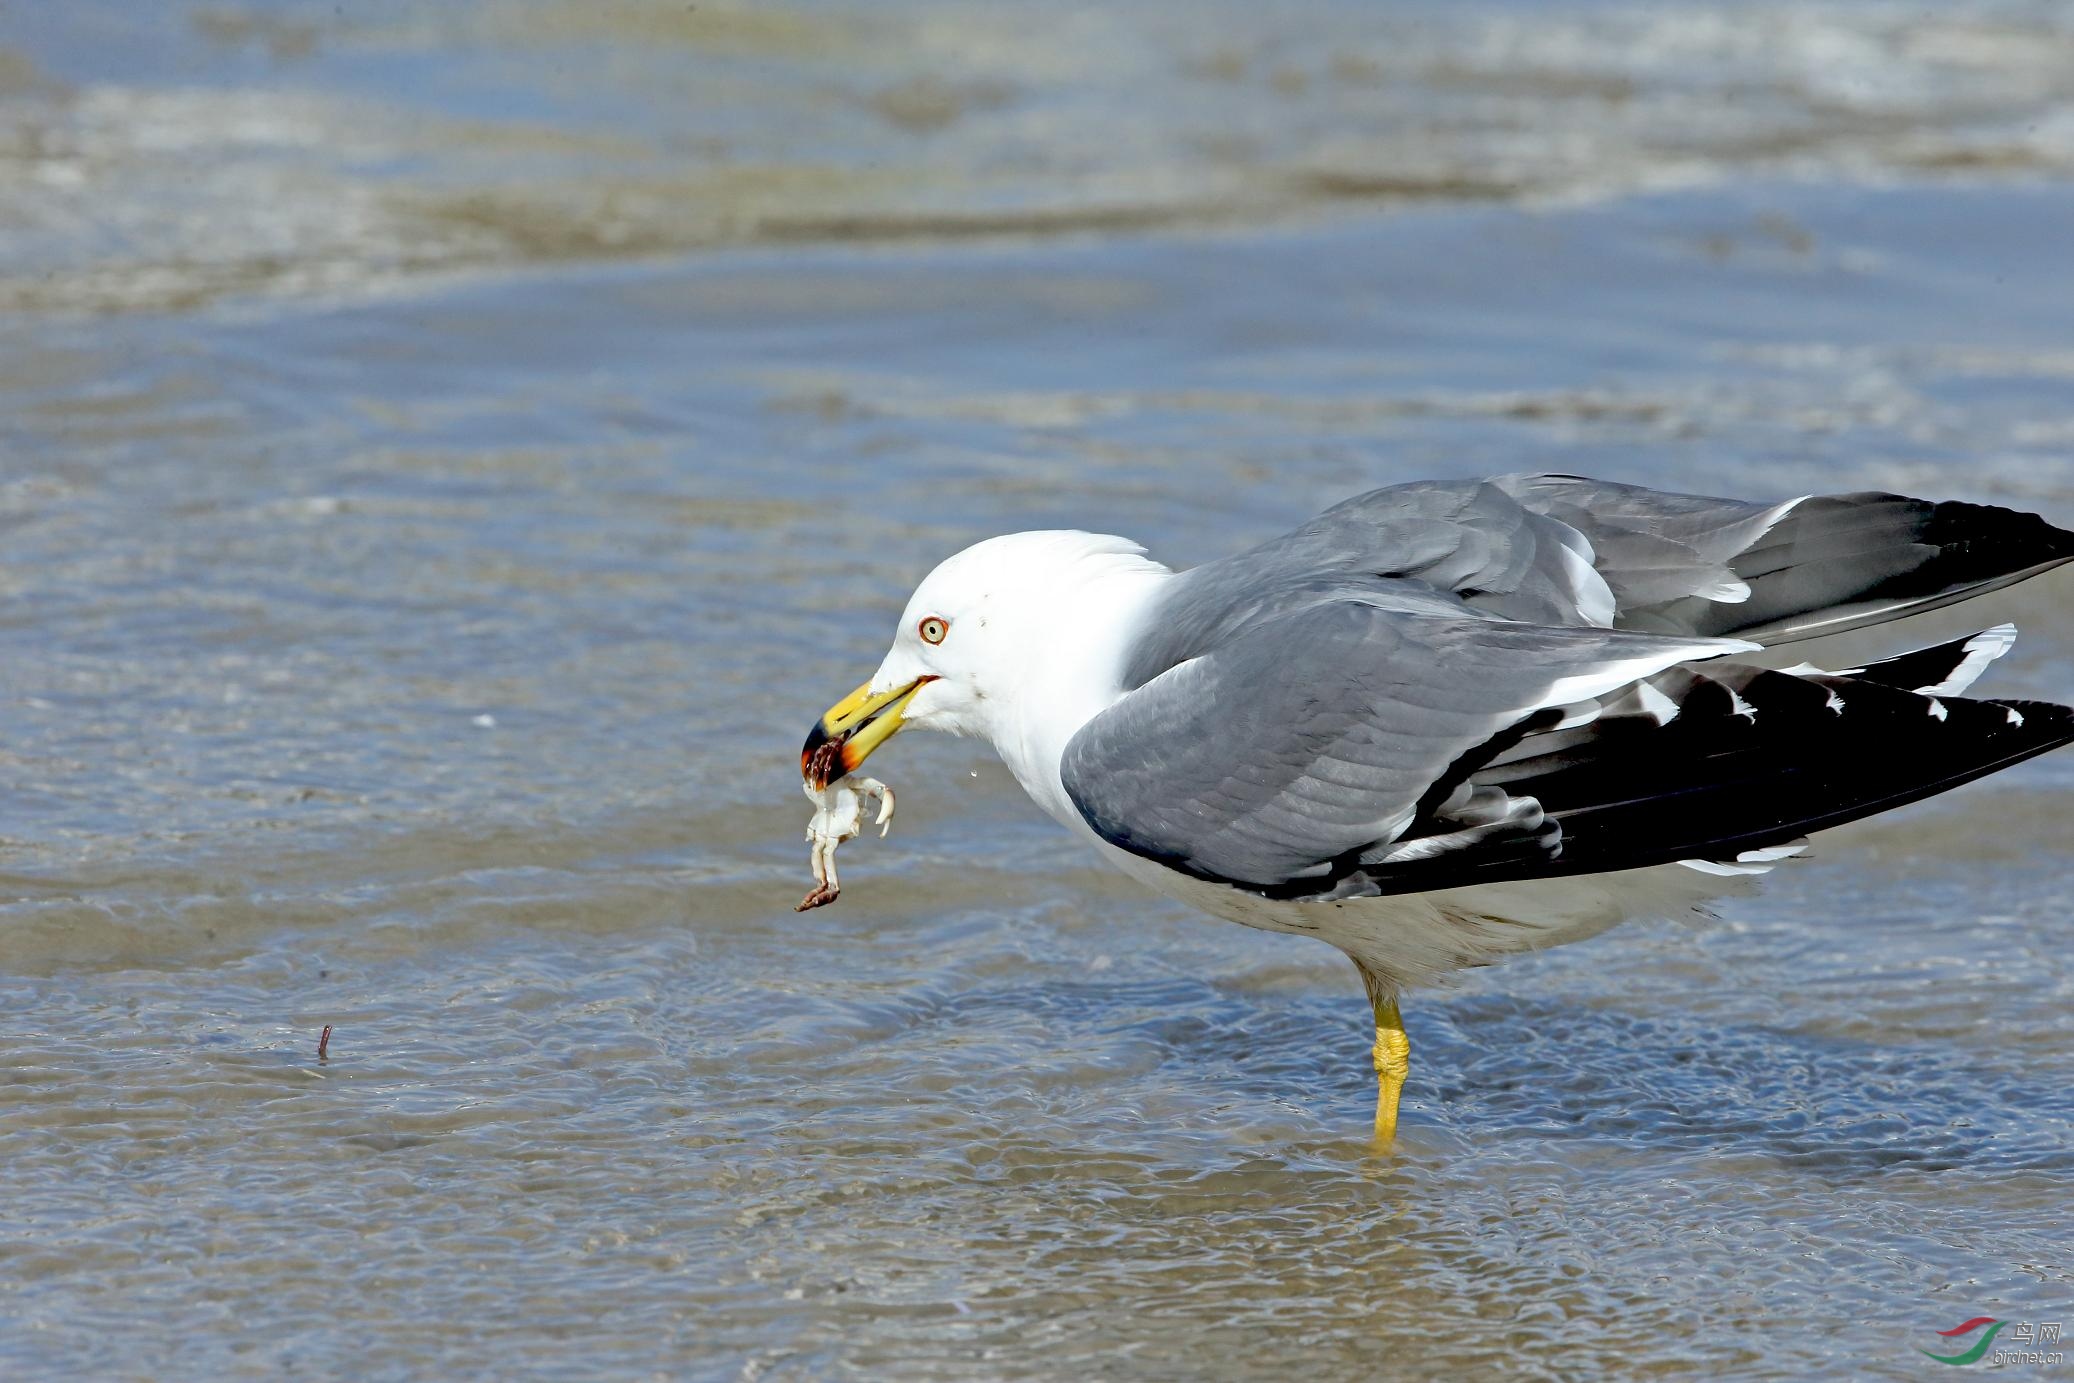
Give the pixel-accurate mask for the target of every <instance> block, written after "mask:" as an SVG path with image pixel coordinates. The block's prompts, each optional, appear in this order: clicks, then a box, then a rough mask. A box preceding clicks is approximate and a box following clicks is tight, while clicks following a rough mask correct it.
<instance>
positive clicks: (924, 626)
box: [916, 615, 951, 643]
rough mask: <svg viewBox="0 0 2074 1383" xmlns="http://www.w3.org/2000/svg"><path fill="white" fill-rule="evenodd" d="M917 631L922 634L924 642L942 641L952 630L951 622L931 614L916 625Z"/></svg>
mask: <svg viewBox="0 0 2074 1383" xmlns="http://www.w3.org/2000/svg"><path fill="white" fill-rule="evenodd" d="M916 632H917V633H919V634H920V635H921V636H922V642H923V643H942V642H943V640H944V636H945V635H947V634H949V633H950V632H951V622H950V621H949V620H947V619H938V618H937V617H936V616H934V615H931V616H929V617H928V618H927V619H925V620H923V621H922V622H921V623H920V624H919V625H917V626H916Z"/></svg>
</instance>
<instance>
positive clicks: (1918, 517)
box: [1491, 475, 2074, 644]
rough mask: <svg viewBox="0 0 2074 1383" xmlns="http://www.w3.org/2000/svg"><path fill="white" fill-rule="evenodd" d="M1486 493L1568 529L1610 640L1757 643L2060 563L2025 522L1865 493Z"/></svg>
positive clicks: (1925, 603) (1912, 609)
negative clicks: (1689, 638)
mask: <svg viewBox="0 0 2074 1383" xmlns="http://www.w3.org/2000/svg"><path fill="white" fill-rule="evenodd" d="M1491 484H1492V485H1493V486H1494V487H1495V488H1497V489H1500V490H1502V491H1504V493H1505V494H1507V495H1508V496H1510V497H1511V498H1513V499H1515V500H1517V501H1518V502H1519V503H1520V504H1521V505H1523V506H1524V507H1526V508H1527V509H1530V510H1532V511H1533V512H1535V513H1537V514H1540V515H1542V516H1544V517H1546V518H1548V519H1551V520H1554V521H1556V522H1559V523H1561V524H1563V525H1565V526H1567V527H1569V528H1571V529H1573V530H1575V531H1576V532H1577V533H1578V534H1579V535H1580V536H1581V537H1582V538H1583V539H1584V540H1585V541H1587V542H1588V543H1589V544H1590V546H1591V550H1592V553H1593V566H1594V568H1595V569H1596V570H1597V571H1598V573H1599V574H1600V576H1601V577H1603V578H1604V579H1605V581H1606V583H1607V586H1608V587H1609V589H1610V590H1611V591H1612V593H1613V598H1614V602H1615V605H1616V607H1617V610H1618V613H1617V615H1616V617H1615V619H1614V620H1613V623H1614V624H1615V625H1617V626H1618V627H1620V628H1623V629H1646V630H1651V631H1653V632H1658V633H1669V634H1711V635H1733V636H1734V637H1737V638H1745V639H1750V640H1752V641H1753V642H1756V643H1762V644H1780V643H1791V642H1794V641H1796V640H1800V639H1807V638H1815V637H1818V636H1821V635H1827V634H1835V633H1841V632H1843V631H1844V630H1847V629H1856V628H1860V627H1862V626H1864V625H1868V624H1878V623H1880V622H1882V621H1885V620H1890V619H1899V618H1901V617H1903V616H1905V615H1913V614H1919V613H1921V612H1923V611H1926V610H1934V609H1937V608H1939V607H1940V606H1944V605H1949V604H1952V603H1954V602H1956V601H1960V600H1965V599H1968V598H1970V597H1972V596H1976V595H1982V594H1985V593H1987V592H1989V591H1992V590H1996V589H1999V588H2000V587H2003V586H2007V585H2011V584H2013V583H2015V582H2018V581H2022V580H2024V579H2026V578H2028V577H2031V576H2036V575H2037V574H2038V573H2040V572H2043V571H2046V570H2049V569H2050V568H2052V567H2056V566H2058V565H2060V564H2061V563H2063V562H2067V561H2074V533H2068V532H2065V531H2063V530H2061V529H2058V528H2054V527H2053V526H2052V525H2051V524H2048V523H2047V522H2045V520H2043V519H2041V518H2039V517H2038V516H2037V515H2035V514H2025V513H2020V512H2018V511H2016V510H2013V509H2001V508H1997V507H1995V506H1993V505H1985V504H1966V503H1962V502H1959V501H1956V500H1947V501H1944V502H1932V501H1930V500H1922V499H1911V498H1909V497H1908V496H1906V495H1893V494H1884V493H1880V492H1877V491H1866V492H1863V493H1859V494H1848V495H1814V496H1808V497H1804V498H1801V499H1795V500H1787V501H1785V502H1783V503H1779V504H1751V503H1746V502H1744V501H1742V500H1732V499H1713V498H1709V497H1706V496H1702V495H1678V494H1666V493H1663V492H1661V491H1656V490H1645V489H1643V488H1642V487H1640V486H1637V485H1618V484H1613V483H1611V482H1608V481H1603V480H1591V479H1587V478H1585V477H1583V476H1575V475H1515V476H1504V477H1501V478H1500V479H1498V480H1495V481H1492V482H1491Z"/></svg>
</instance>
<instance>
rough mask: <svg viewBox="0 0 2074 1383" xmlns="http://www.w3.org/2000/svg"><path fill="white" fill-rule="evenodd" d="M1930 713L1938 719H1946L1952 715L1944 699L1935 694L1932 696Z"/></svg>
mask: <svg viewBox="0 0 2074 1383" xmlns="http://www.w3.org/2000/svg"><path fill="white" fill-rule="evenodd" d="M1930 714H1931V715H1932V716H1933V717H1935V718H1936V719H1938V720H1944V719H1947V718H1948V717H1950V715H1951V712H1950V711H1947V710H1946V709H1945V708H1944V703H1943V702H1942V701H1939V700H1938V699H1937V698H1936V697H1934V696H1933V697H1931V698H1930Z"/></svg>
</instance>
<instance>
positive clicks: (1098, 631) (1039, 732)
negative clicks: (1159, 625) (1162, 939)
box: [988, 556, 1174, 826]
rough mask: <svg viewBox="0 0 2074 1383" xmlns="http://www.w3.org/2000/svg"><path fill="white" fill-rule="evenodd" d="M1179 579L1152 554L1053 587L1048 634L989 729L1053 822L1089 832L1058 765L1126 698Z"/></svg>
mask: <svg viewBox="0 0 2074 1383" xmlns="http://www.w3.org/2000/svg"><path fill="white" fill-rule="evenodd" d="M1173 579H1174V573H1173V572H1172V571H1170V570H1168V569H1167V568H1166V567H1164V566H1161V565H1160V564H1158V563H1157V562H1152V561H1148V560H1146V559H1145V558H1143V557H1136V556H1132V557H1119V556H1110V557H1105V558H1102V559H1099V560H1095V561H1090V562H1087V563H1085V564H1083V565H1082V566H1081V567H1080V568H1079V569H1077V570H1076V571H1075V573H1074V578H1073V579H1072V580H1071V581H1070V582H1066V583H1062V584H1061V585H1059V586H1057V587H1054V588H1052V589H1051V590H1050V591H1049V592H1048V598H1047V599H1046V601H1045V605H1046V610H1045V617H1044V620H1043V622H1042V626H1041V630H1042V632H1041V633H1039V634H1038V635H1037V636H1036V637H1033V638H1032V639H1031V640H1030V641H1029V645H1028V647H1027V648H1026V649H1025V650H1024V653H1023V665H1022V675H1021V677H1019V678H1018V679H1017V688H1018V690H1017V694H1016V695H1015V696H1014V697H1013V698H1010V699H1009V700H1008V704H1006V705H1004V706H1002V707H1000V708H999V710H998V711H997V712H996V715H995V716H994V717H993V718H992V723H991V724H990V725H989V727H988V728H989V731H990V736H991V738H992V740H993V742H994V749H995V752H996V753H998V754H999V755H1000V756H1001V761H1002V762H1003V763H1004V764H1006V765H1007V766H1008V771H1009V772H1010V773H1013V774H1014V775H1015V779H1016V781H1017V782H1018V783H1021V784H1022V786H1023V791H1025V792H1027V793H1029V794H1030V797H1031V798H1032V799H1033V800H1034V801H1035V802H1036V803H1037V805H1038V806H1040V807H1043V808H1044V809H1045V810H1046V811H1047V812H1049V813H1051V815H1052V816H1053V817H1055V818H1056V819H1058V820H1059V821H1062V822H1064V823H1066V824H1067V825H1069V826H1081V825H1082V824H1083V823H1082V822H1081V819H1080V813H1079V811H1078V810H1077V809H1076V808H1075V807H1074V806H1073V803H1072V801H1071V799H1069V798H1068V797H1067V796H1066V789H1065V785H1064V784H1063V783H1062V782H1061V781H1060V777H1059V763H1060V760H1061V759H1062V758H1063V757H1064V756H1065V752H1066V745H1067V743H1068V742H1069V741H1071V740H1072V738H1073V736H1074V735H1076V734H1078V733H1079V731H1080V727H1081V726H1083V725H1085V724H1087V722H1088V721H1089V720H1091V719H1093V718H1094V717H1095V716H1097V715H1099V714H1100V713H1101V712H1103V711H1104V710H1107V709H1108V708H1109V707H1110V706H1111V705H1113V704H1115V702H1116V701H1117V700H1118V698H1120V697H1122V696H1123V694H1124V692H1125V690H1126V689H1125V687H1124V685H1123V674H1124V668H1125V665H1126V664H1127V663H1128V661H1129V658H1130V652H1131V647H1132V645H1133V644H1134V643H1135V642H1136V640H1137V639H1138V637H1139V635H1140V633H1141V632H1142V631H1143V630H1144V629H1145V628H1146V627H1147V625H1148V622H1149V621H1150V620H1151V619H1152V618H1153V616H1154V613H1155V611H1156V608H1157V606H1158V603H1159V597H1160V595H1161V594H1162V592H1163V591H1164V589H1165V587H1166V586H1167V584H1168V583H1169V582H1171V581H1172V580H1173Z"/></svg>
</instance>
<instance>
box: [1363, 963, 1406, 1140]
mask: <svg viewBox="0 0 2074 1383" xmlns="http://www.w3.org/2000/svg"><path fill="white" fill-rule="evenodd" d="M1354 964H1355V966H1356V967H1357V968H1359V970H1360V971H1361V982H1362V984H1363V985H1365V986H1366V987H1367V989H1368V1004H1369V1007H1370V1008H1372V1009H1374V1010H1375V1141H1376V1146H1377V1147H1387V1146H1389V1145H1390V1144H1391V1143H1392V1142H1394V1141H1395V1140H1396V1137H1397V1100H1398V1097H1399V1096H1401V1095H1402V1094H1403V1093H1404V1080H1405V1077H1407V1076H1409V1075H1410V1074H1411V1039H1410V1038H1408V1037H1406V1036H1405V1035H1404V1018H1403V1015H1401V1014H1399V1013H1398V1011H1397V989H1396V986H1394V985H1392V984H1390V983H1389V982H1387V981H1386V980H1384V979H1383V978H1382V977H1381V976H1379V975H1376V974H1373V973H1371V972H1370V971H1369V968H1368V967H1367V966H1365V965H1362V964H1361V963H1360V962H1359V961H1356V962H1354Z"/></svg>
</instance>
